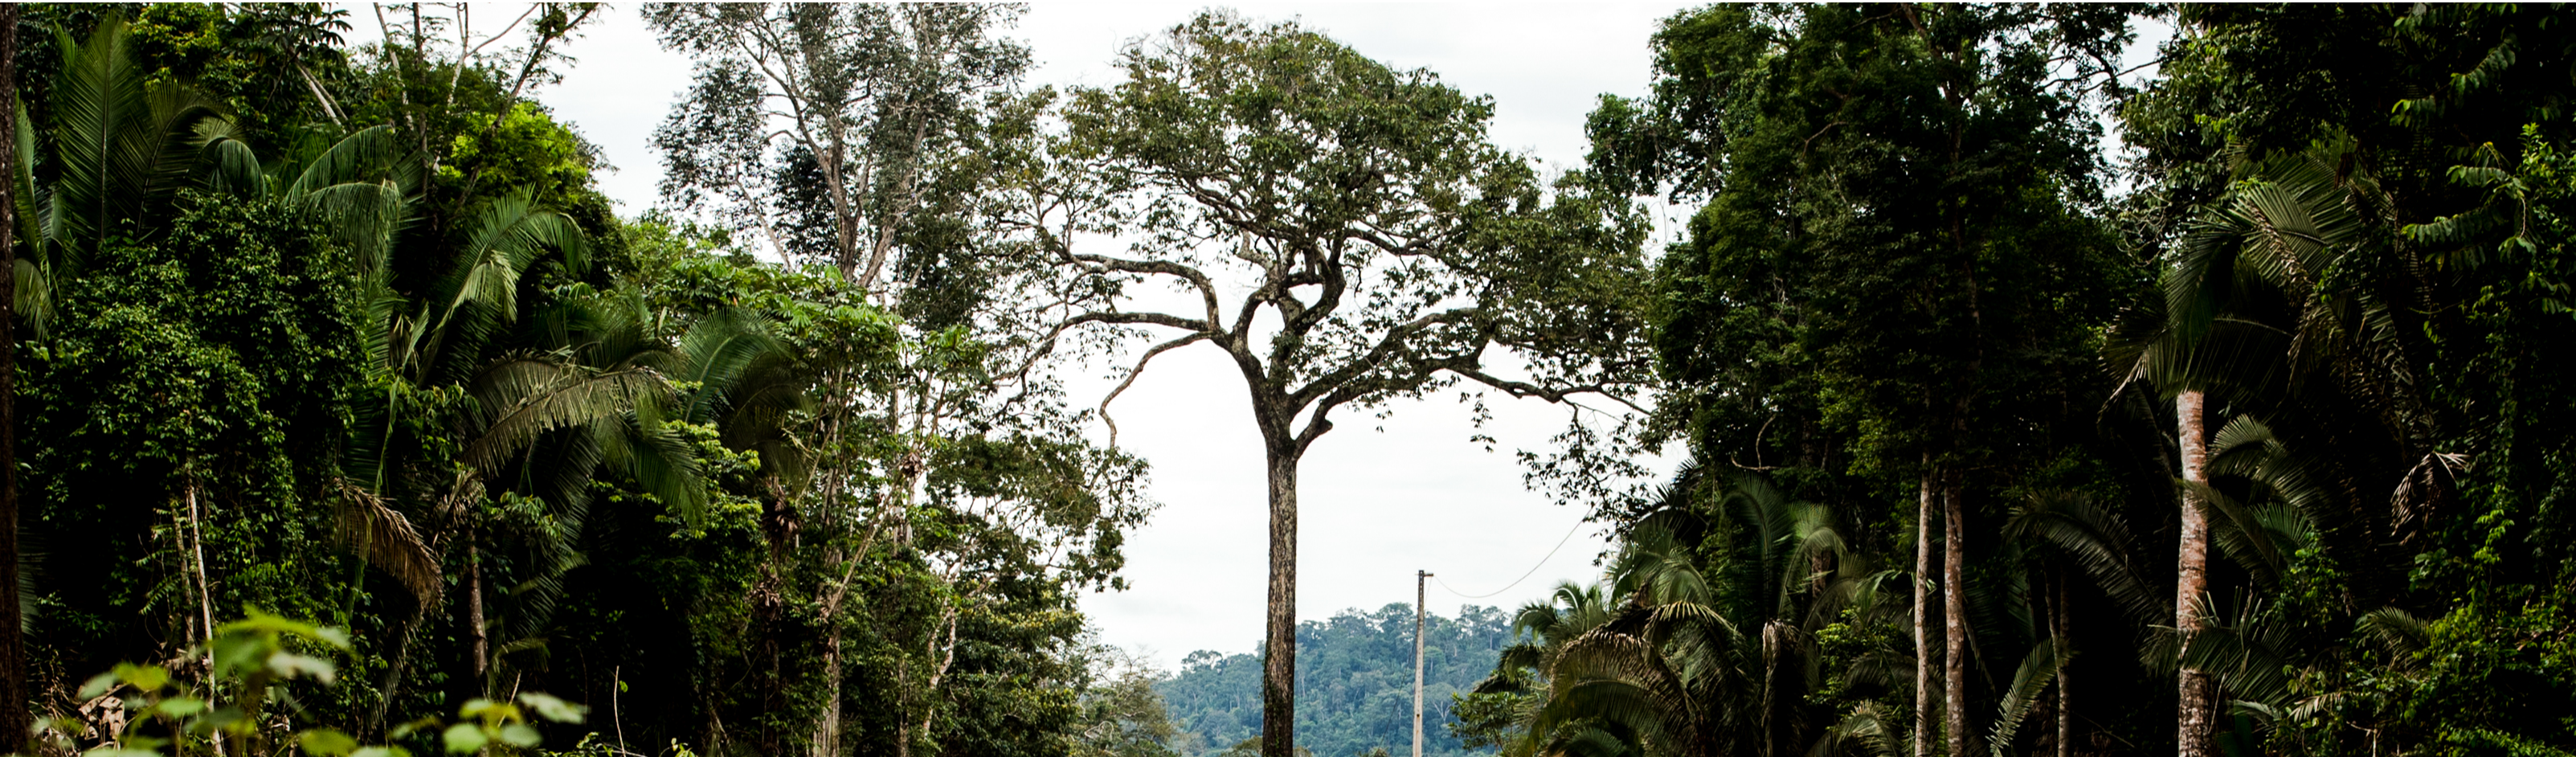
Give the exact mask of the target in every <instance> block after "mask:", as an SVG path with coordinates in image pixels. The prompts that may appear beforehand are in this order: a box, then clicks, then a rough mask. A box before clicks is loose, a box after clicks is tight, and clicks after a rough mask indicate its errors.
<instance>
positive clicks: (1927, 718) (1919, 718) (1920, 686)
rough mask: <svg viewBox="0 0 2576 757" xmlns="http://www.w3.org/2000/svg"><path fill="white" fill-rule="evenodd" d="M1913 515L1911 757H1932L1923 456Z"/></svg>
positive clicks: (1927, 502)
mask: <svg viewBox="0 0 2576 757" xmlns="http://www.w3.org/2000/svg"><path fill="white" fill-rule="evenodd" d="M1919 494H1920V495H1921V501H1920V502H1918V503H1917V504H1916V505H1915V512H1914V757H1932V734H1933V733H1934V730H1933V728H1934V727H1933V725H1932V699H1933V693H1932V686H1933V682H1934V681H1935V680H1938V676H1936V675H1935V674H1934V670H1933V667H1932V659H1933V654H1932V521H1933V518H1934V515H1933V512H1932V496H1933V495H1932V456H1931V455H1930V454H1928V453H1927V454H1925V455H1924V456H1923V482H1922V488H1921V490H1920V492H1919Z"/></svg>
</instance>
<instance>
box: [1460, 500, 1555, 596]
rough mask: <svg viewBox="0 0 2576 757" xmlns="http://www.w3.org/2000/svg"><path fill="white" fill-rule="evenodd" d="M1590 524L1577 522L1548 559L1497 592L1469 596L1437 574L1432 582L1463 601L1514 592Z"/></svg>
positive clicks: (1540, 559)
mask: <svg viewBox="0 0 2576 757" xmlns="http://www.w3.org/2000/svg"><path fill="white" fill-rule="evenodd" d="M1590 522H1592V519H1591V518H1584V519H1582V520H1578V521H1575V522H1574V527H1573V528H1569V529H1566V530H1565V538H1562V539H1558V540H1556V548H1555V549H1550V550H1548V551H1547V556H1546V557H1541V558H1539V559H1538V564H1537V565H1532V566H1530V569H1529V572H1527V573H1523V574H1521V577H1519V578H1515V579H1512V582H1511V583H1510V584H1506V585H1504V586H1503V588H1500V589H1495V590H1493V591H1490V592H1487V593H1484V594H1469V593H1466V592H1463V591H1459V590H1458V589H1457V588H1456V587H1453V586H1450V585H1449V582H1448V581H1444V580H1441V578H1440V576H1438V575H1436V574H1435V575H1433V576H1432V577H1431V581H1432V582H1433V583H1437V584H1440V588H1441V590H1443V591H1447V592H1449V593H1451V594H1456V595H1458V596H1459V597H1460V598H1463V599H1484V598H1486V597H1490V596H1493V595H1496V594H1501V593H1503V592H1507V591H1511V590H1512V587H1514V586H1519V585H1521V582H1522V581H1527V580H1529V577H1530V576H1535V575H1538V569H1540V568H1543V567H1547V561H1548V560H1550V559H1554V558H1555V557H1556V553H1557V551H1558V550H1562V549H1565V543H1566V542H1570V541H1574V532H1576V531H1581V530H1583V524H1585V523H1590Z"/></svg>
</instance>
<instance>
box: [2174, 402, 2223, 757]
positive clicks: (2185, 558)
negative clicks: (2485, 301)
mask: <svg viewBox="0 0 2576 757" xmlns="http://www.w3.org/2000/svg"><path fill="white" fill-rule="evenodd" d="M2205 403H2206V398H2205V397H2203V396H2202V395H2201V393H2200V392H2197V391H2185V392H2183V393H2181V394H2180V395H2178V396H2176V397H2174V416H2175V423H2174V425H2175V426H2176V427H2177V428H2178V430H2179V432H2180V434H2179V435H2180V437H2181V441H2182V480H2183V481H2184V482H2186V483H2189V484H2195V485H2199V486H2207V485H2209V435H2208V433H2207V432H2206V428H2205V426H2204V423H2205V422H2206V418H2205V412H2206V410H2205V407H2204V405H2205ZM2181 541H2182V546H2181V555H2180V556H2179V557H2178V558H2177V559H2176V561H2175V565H2174V574H2175V581H2174V629H2175V630H2177V631H2179V632H2181V633H2182V634H2183V637H2184V638H2185V639H2189V638H2190V637H2191V634H2193V633H2196V632H2198V631H2200V630H2201V626H2202V623H2201V617H2200V606H2201V602H2202V598H2203V597H2204V596H2205V595H2207V594H2208V593H2209V515H2208V514H2207V513H2204V512H2202V511H2201V502H2200V497H2199V496H2198V495H2195V494H2193V493H2192V490H2191V489H2189V488H2185V489H2184V490H2183V495H2182V540H2181ZM2178 678H2179V679H2180V680H2179V681H2178V682H2177V686H2178V691H2177V692H2176V693H2177V694H2178V695H2179V699H2178V700H2177V704H2176V706H2175V710H2176V712H2175V718H2174V720H2175V726H2176V728H2177V729H2178V731H2177V733H2176V734H2175V739H2174V753H2175V754H2176V755H2179V757H2205V756H2206V755H2208V754H2209V741H2210V728H2211V725H2212V723H2213V722H2214V719H2213V717H2212V713H2211V709H2212V704H2213V703H2212V701H2211V700H2213V699H2215V698H2216V692H2214V691H2213V690H2212V689H2213V688H2214V687H2213V686H2211V685H2210V684H2211V682H2210V679H2209V674H2207V673H2203V672H2201V671H2200V670H2198V669H2195V668H2192V667H2190V666H2189V665H2185V666H2183V668H2182V673H2181V675H2180V676H2178Z"/></svg>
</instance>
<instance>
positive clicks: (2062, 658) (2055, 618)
mask: <svg viewBox="0 0 2576 757" xmlns="http://www.w3.org/2000/svg"><path fill="white" fill-rule="evenodd" d="M2056 584H2057V601H2055V602H2051V603H2049V605H2048V635H2049V637H2050V638H2051V639H2052V640H2054V641H2055V642H2056V645H2057V757H2072V755H2073V754H2074V753H2075V747H2074V743H2075V709H2074V707H2075V705H2074V701H2075V700H2074V697H2073V696H2071V695H2070V693H2069V692H2068V688H2069V686H2070V684H2071V683H2072V682H2073V679H2072V678H2071V677H2070V676H2069V674H2068V671H2069V670H2071V665H2072V663H2073V662H2074V660H2072V659H2070V658H2071V657H2072V656H2073V655H2074V653H2075V640H2074V639H2072V638H2069V637H2068V636H2067V634H2068V632H2069V631H2070V630H2072V629H2071V628H2070V627H2069V623H2068V621H2067V612H2066V577H2065V576H2063V575H2060V576H2058V577H2057V580H2056Z"/></svg>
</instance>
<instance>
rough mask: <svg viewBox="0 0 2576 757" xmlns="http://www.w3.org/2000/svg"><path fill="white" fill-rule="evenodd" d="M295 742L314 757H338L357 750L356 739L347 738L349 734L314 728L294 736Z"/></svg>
mask: <svg viewBox="0 0 2576 757" xmlns="http://www.w3.org/2000/svg"><path fill="white" fill-rule="evenodd" d="M295 741H296V743H298V744H302V745H303V746H304V751H306V752H310V753H312V754H314V755H316V757H340V755H344V754H348V753H349V752H350V751H352V750H355V749H357V748H358V740H357V739H353V738H349V734H345V733H341V732H339V731H337V730H333V729H329V728H315V729H313V730H310V731H305V732H303V733H300V734H296V736H295Z"/></svg>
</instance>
